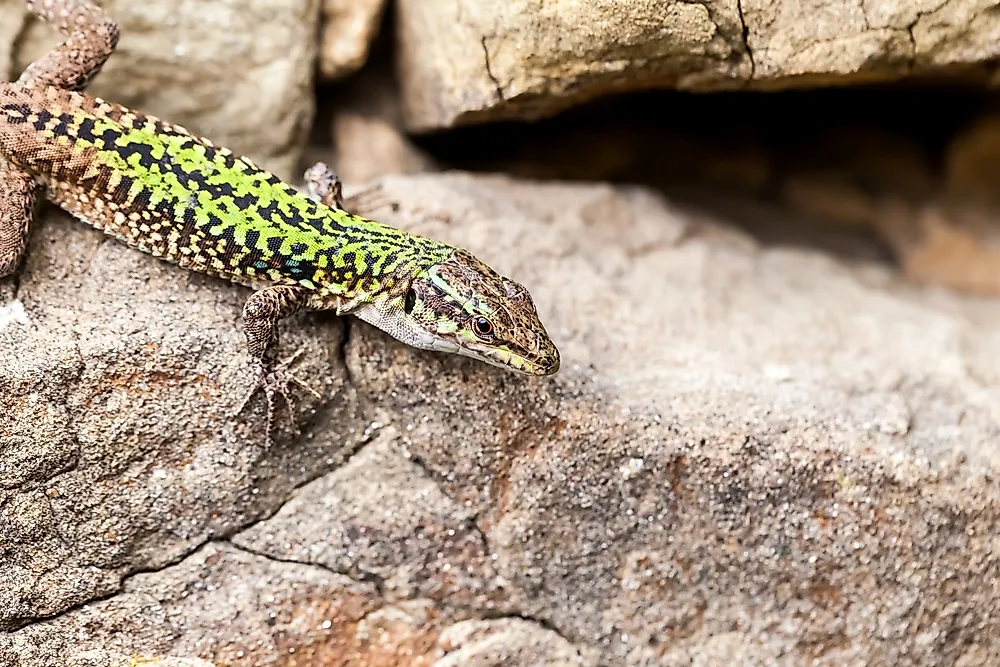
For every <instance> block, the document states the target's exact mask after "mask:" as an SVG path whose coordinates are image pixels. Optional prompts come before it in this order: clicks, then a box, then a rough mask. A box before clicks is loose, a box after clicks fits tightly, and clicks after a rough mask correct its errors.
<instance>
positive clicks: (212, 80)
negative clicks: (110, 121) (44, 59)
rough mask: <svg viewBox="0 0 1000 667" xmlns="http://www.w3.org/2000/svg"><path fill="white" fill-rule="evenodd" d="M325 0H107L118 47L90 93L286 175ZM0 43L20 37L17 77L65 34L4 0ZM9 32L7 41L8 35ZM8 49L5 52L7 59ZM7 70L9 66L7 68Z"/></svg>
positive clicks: (299, 136)
mask: <svg viewBox="0 0 1000 667" xmlns="http://www.w3.org/2000/svg"><path fill="white" fill-rule="evenodd" d="M319 2H320V0H241V1H240V2H209V3H203V2H181V3H177V2H175V1H172V0H148V1H146V2H130V1H128V0H105V1H104V2H99V3H98V4H100V5H101V6H102V7H105V8H106V9H107V10H108V11H109V12H110V13H111V15H112V16H113V17H114V18H115V19H116V20H117V21H118V22H119V24H120V26H121V31H122V36H121V41H120V43H119V46H118V50H117V51H116V53H115V54H114V55H113V56H112V57H111V59H110V60H109V61H108V63H107V64H106V65H105V66H104V69H103V70H102V72H101V75H100V76H99V77H97V78H96V79H95V80H94V82H93V83H92V84H91V85H90V86H89V87H88V92H90V93H93V94H95V95H100V96H103V97H106V98H107V99H109V100H111V101H113V102H118V103H121V104H125V105H126V106H130V107H133V108H135V109H137V110H139V111H142V112H145V113H151V114H154V115H157V116H160V117H162V118H163V119H164V120H167V121H170V122H173V123H177V124H179V125H183V126H185V127H187V128H188V129H189V130H191V131H192V132H196V133H198V134H203V135H205V136H207V137H209V138H210V139H212V140H213V141H215V142H216V143H219V144H222V145H225V146H229V147H230V148H232V149H233V150H235V151H237V152H239V153H242V154H245V155H247V156H249V157H251V158H253V159H254V160H256V161H258V162H259V164H260V165H261V166H264V167H266V168H269V169H272V170H274V171H276V172H278V173H279V174H281V175H282V176H284V177H291V176H292V175H293V174H294V172H295V171H296V170H297V161H298V158H299V154H300V152H301V150H302V146H303V144H304V142H305V139H306V136H307V134H308V130H309V126H310V124H311V122H312V118H313V106H314V102H313V80H314V72H315V67H316V54H317V42H318V34H317V33H318V21H319ZM8 13H9V14H10V15H11V19H12V20H11V22H10V23H7V22H6V21H2V22H0V25H2V26H4V27H3V28H0V44H3V43H7V41H8V40H10V41H11V42H12V41H14V40H16V42H17V45H18V49H17V52H16V53H15V54H14V58H13V60H14V65H15V67H14V71H12V72H10V74H11V75H12V76H14V77H16V76H17V75H18V74H19V73H20V71H21V70H22V69H23V68H24V67H25V66H26V65H27V64H28V63H30V62H31V61H32V60H34V59H35V58H37V57H38V56H40V55H41V54H43V53H45V52H46V51H47V50H48V49H49V48H51V47H52V46H53V45H55V44H56V43H57V42H58V41H60V40H61V39H62V37H61V36H60V35H59V34H58V33H56V32H55V31H54V30H53V29H52V27H51V26H49V25H48V24H45V23H42V22H37V21H33V22H31V23H30V24H28V27H27V28H26V29H25V30H18V31H17V32H12V33H10V34H9V33H8V30H7V29H6V28H7V26H12V27H13V26H17V25H19V24H20V22H19V21H17V20H13V19H14V17H18V18H19V19H21V20H23V16H24V1H23V0H0V18H3V17H4V16H6V15H7V14H8ZM5 38H6V39H5ZM3 62H4V61H3V57H2V51H0V64H2V63H3ZM7 69H9V68H7Z"/></svg>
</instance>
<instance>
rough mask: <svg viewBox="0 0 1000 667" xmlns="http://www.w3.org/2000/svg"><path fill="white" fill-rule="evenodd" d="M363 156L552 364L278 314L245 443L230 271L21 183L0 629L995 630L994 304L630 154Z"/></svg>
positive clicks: (793, 634) (880, 652)
mask: <svg viewBox="0 0 1000 667" xmlns="http://www.w3.org/2000/svg"><path fill="white" fill-rule="evenodd" d="M383 187H384V189H385V191H386V193H387V194H388V195H389V196H391V197H392V199H393V200H395V201H398V202H400V203H401V204H402V209H401V210H400V211H399V212H398V213H396V214H391V213H388V212H387V213H386V216H387V217H386V219H387V221H389V222H390V223H397V224H400V225H403V226H405V227H407V228H409V229H412V230H414V231H418V232H420V233H424V234H428V235H431V236H436V237H441V238H444V239H446V240H449V241H452V242H455V243H458V244H461V245H464V246H466V247H468V248H470V249H472V250H473V251H474V252H476V253H477V254H479V255H480V256H481V257H482V258H483V259H484V260H486V261H488V262H490V263H492V264H493V265H494V266H495V267H496V268H497V269H498V270H500V271H501V272H502V273H504V274H506V275H509V276H511V277H512V278H515V279H517V280H519V281H521V282H523V283H524V284H525V285H527V286H528V288H529V289H530V290H531V293H532V295H533V296H534V298H535V301H536V304H537V306H538V309H539V312H540V313H541V316H542V319H543V321H545V323H546V324H547V326H548V327H549V331H550V332H551V333H552V334H553V336H554V337H555V340H556V342H557V344H558V345H559V347H560V351H561V353H562V359H563V366H562V370H561V371H560V372H559V374H558V375H556V376H554V377H552V378H528V377H522V376H517V375H514V374H511V373H509V372H507V371H505V370H503V369H498V368H493V367H490V366H486V365H484V364H481V363H479V362H476V361H474V360H471V359H464V358H460V357H456V356H448V355H439V354H434V353H427V352H421V351H417V350H413V349H411V348H408V347H405V346H403V345H400V344H396V343H395V342H393V341H391V340H390V339H389V338H388V337H387V336H385V335H382V334H381V333H379V332H377V331H376V330H374V329H372V328H371V327H369V326H367V325H364V324H361V323H358V322H355V321H353V320H348V323H347V328H346V334H344V335H343V336H342V328H341V326H342V325H340V324H338V323H337V321H336V319H335V318H327V317H324V316H321V315H319V316H317V315H313V316H303V317H301V318H300V319H299V320H298V321H297V322H295V323H292V324H291V325H290V326H286V327H285V328H284V329H283V331H284V332H285V338H284V339H283V348H285V347H286V346H287V348H286V349H295V348H296V347H298V346H299V345H307V346H309V351H308V353H307V354H306V355H305V357H304V358H303V361H302V362H301V363H302V366H303V367H302V369H301V371H300V375H301V376H302V377H303V379H305V380H306V381H307V382H309V383H311V384H314V385H319V386H321V387H324V399H323V401H320V402H317V403H310V402H309V399H305V400H304V401H303V403H304V404H303V405H302V406H300V408H299V419H300V420H302V421H304V422H305V427H304V430H306V431H307V432H308V433H311V434H312V437H309V436H308V435H307V436H304V437H302V438H300V439H294V438H293V436H291V435H290V434H289V433H284V434H283V435H281V436H280V437H279V438H278V439H277V440H276V443H275V445H273V446H272V448H271V449H269V450H263V449H262V448H261V447H260V440H259V433H254V430H253V429H254V425H255V424H259V423H260V420H261V419H262V415H261V413H260V411H259V408H258V410H257V412H255V413H253V414H252V415H251V416H250V417H249V424H248V423H247V420H248V418H247V417H243V418H231V417H229V416H228V415H226V413H225V411H226V410H227V409H229V408H231V406H232V405H233V403H234V402H235V401H236V400H237V398H236V397H237V396H238V395H239V394H240V388H241V387H242V386H243V385H244V383H245V379H246V378H245V370H244V369H243V362H244V357H243V349H242V347H241V341H240V340H239V338H240V336H241V333H240V329H239V326H238V324H237V322H238V317H237V316H238V312H239V307H240V302H241V298H242V296H243V295H244V294H245V292H243V291H241V290H237V289H235V288H232V287H229V286H226V285H224V284H223V283H221V282H218V281H211V280H206V279H200V278H197V277H192V276H188V275H186V274H185V273H183V272H182V271H180V270H177V269H174V268H172V267H167V266H165V265H162V264H159V263H157V262H155V261H154V260H151V259H149V258H147V257H144V256H141V255H139V254H138V253H135V252H131V251H127V250H125V249H122V248H120V247H119V246H118V245H117V244H115V243H114V242H110V241H108V242H101V237H100V236H98V235H96V234H93V233H92V232H90V231H88V230H86V229H85V228H84V227H82V226H81V225H70V224H69V223H68V222H66V221H64V220H63V219H62V218H61V217H60V216H51V215H50V216H48V217H47V219H46V220H45V221H44V222H43V223H42V224H41V225H39V228H38V229H37V230H36V235H35V238H34V240H33V243H32V248H31V251H30V252H31V254H30V255H29V265H28V269H27V272H26V273H25V275H24V277H23V278H22V280H21V281H20V283H19V286H18V290H17V298H18V300H19V301H20V302H22V303H23V305H24V311H25V313H26V316H27V317H28V318H29V322H30V323H29V324H28V325H24V324H10V325H8V326H7V328H6V329H4V330H3V331H0V419H5V420H6V421H3V422H0V434H6V433H14V434H15V437H14V438H11V437H9V436H6V440H0V457H2V458H0V461H2V463H0V471H2V472H0V474H2V475H3V477H0V489H2V492H3V493H4V494H6V495H5V496H3V497H2V498H0V544H2V545H4V550H3V551H0V594H3V595H6V596H7V597H6V598H5V599H3V600H0V610H8V609H11V608H12V606H11V605H14V607H13V608H14V609H15V611H14V612H13V613H10V612H8V616H7V617H6V618H5V619H4V620H5V621H6V624H7V627H8V632H7V634H6V635H0V656H5V655H8V656H9V655H12V654H13V655H18V656H19V657H23V658H25V659H24V661H23V662H24V664H25V665H28V666H29V667H30V666H32V665H36V664H47V663H46V662H45V660H47V659H48V660H51V659H50V658H49V657H48V656H56V655H58V656H63V655H64V654H65V653H64V652H63V651H68V650H69V648H68V647H72V650H73V651H98V650H107V651H114V652H117V653H123V654H131V652H132V651H141V652H143V653H144V654H149V655H156V656H171V657H178V658H187V659H193V658H200V659H203V660H208V661H210V662H219V663H222V664H235V665H238V664H246V665H251V664H253V665H268V664H279V660H280V661H281V662H280V664H295V663H294V662H293V661H295V660H301V661H302V662H301V663H299V664H323V663H324V662H334V661H336V660H340V661H344V662H348V661H352V664H359V665H364V664H392V661H394V660H398V661H399V662H403V658H402V657H401V656H406V660H411V661H412V660H414V659H415V658H414V656H420V657H422V658H424V659H425V662H427V663H429V664H435V661H438V662H437V664H439V665H449V664H458V663H462V664H485V665H492V664H498V663H501V661H503V660H508V661H509V662H508V663H504V664H538V663H543V664H544V663H545V662H546V661H551V662H552V663H553V664H567V665H577V664H586V665H592V664H608V665H649V664H657V665H687V664H691V661H692V660H694V659H697V660H699V661H700V664H705V665H730V664H733V663H734V661H736V660H737V659H742V660H747V661H750V662H753V663H754V664H764V663H774V664H786V663H787V664H803V663H806V662H810V663H811V664H815V665H821V666H822V665H843V664H887V663H891V662H895V663H901V664H914V665H952V664H964V665H973V664H992V663H993V662H996V660H997V659H1000V645H998V644H997V643H996V642H994V641H993V640H990V639H989V638H990V637H996V636H998V635H1000V627H998V621H996V620H994V619H998V618H1000V595H998V594H997V592H996V590H995V587H994V585H993V582H994V581H995V579H996V577H997V576H1000V556H997V553H998V549H997V545H996V544H995V542H996V539H995V537H994V536H995V534H996V530H995V526H996V524H997V521H998V518H1000V517H998V515H1000V498H998V495H1000V492H998V491H997V489H996V485H995V483H994V482H993V480H994V478H995V475H996V474H997V467H998V466H997V461H998V457H997V445H996V433H997V431H998V429H1000V413H998V412H997V410H996V407H995V406H996V404H997V399H998V397H1000V395H998V389H997V388H998V387H1000V362H998V361H997V357H996V354H995V350H996V346H997V344H1000V339H998V337H997V334H996V332H997V331H1000V327H998V325H1000V304H998V303H996V302H995V301H988V300H983V299H972V298H963V297H961V296H957V295H954V294H948V293H942V292H939V291H921V290H917V289H914V288H912V287H904V286H902V285H900V284H898V281H897V280H896V279H895V277H894V276H893V274H892V273H891V272H890V271H889V270H888V269H887V268H885V267H883V266H880V265H878V264H875V263H872V262H861V263H856V264H857V265H847V264H843V263H841V262H838V261H836V260H834V259H832V258H830V257H827V256H824V255H822V254H820V253H816V252H807V251H803V250H798V249H791V248H779V247H768V246H764V245H761V244H759V243H757V242H755V241H753V240H752V239H750V238H749V237H747V236H746V235H744V234H741V233H739V232H736V231H734V230H733V229H732V228H730V227H728V226H726V225H725V224H724V222H723V221H713V220H710V219H707V218H706V216H704V215H700V216H699V217H697V218H696V217H694V216H692V215H690V214H689V213H687V212H685V211H684V210H682V209H679V208H677V207H675V206H674V205H672V204H670V203H669V202H665V201H664V200H663V199H662V198H660V197H657V196H653V195H652V194H650V193H649V192H647V191H645V190H642V189H636V188H624V187H623V188H613V187H610V186H607V185H593V184H580V185H565V184H552V185H537V184H532V183H529V182H523V181H514V180H510V179H507V178H503V177H473V176H469V175H462V174H448V175H442V174H428V175H422V176H395V177H391V178H387V179H385V181H384V183H383ZM414 211H421V213H419V214H416V213H414ZM88 266H89V267H90V271H91V272H92V273H93V274H94V275H84V270H85V268H86V267H88ZM179 295H183V301H181V300H180V299H179ZM8 307H9V306H8ZM342 343H343V344H342ZM341 350H343V356H341V354H340V351H341ZM327 359H329V360H330V361H326V360H327ZM341 359H343V361H341ZM326 364H330V365H331V366H332V369H330V368H327V367H326ZM330 375H332V378H331V382H330V384H329V385H324V384H323V378H324V377H326V376H330ZM311 410H316V411H317V412H316V414H315V415H314V416H309V415H310V411H311ZM366 429H367V432H366ZM254 436H258V439H255V438H254ZM310 480H314V481H310ZM299 487H302V488H300V489H299ZM254 489H257V491H258V492H257V493H254ZM295 489H299V490H298V491H295ZM53 490H55V491H56V492H57V493H53ZM112 531H113V532H112ZM452 531H454V533H452ZM206 542H208V543H207V544H206ZM236 545H239V546H236ZM171 563H178V564H176V565H171ZM446 565H447V566H448V567H447V568H445V566H446ZM141 570H151V571H149V572H142V573H140V571H141ZM18 581H27V582H29V584H28V586H27V587H22V588H12V586H13V585H14V584H16V582H18ZM99 596H105V597H106V599H103V600H99V601H98V600H95V598H97V597H99ZM271 596H274V599H273V600H271ZM86 601H89V603H88V604H87V605H86V606H78V605H81V604H82V603H83V602H86ZM74 605H77V608H75V609H71V607H73V606H74ZM270 612H273V613H274V616H273V617H271V616H270V615H269V613H270ZM45 617H54V618H51V619H49V620H44V618H45ZM272 619H273V625H271V624H269V623H271V622H272ZM326 620H329V621H330V626H329V627H324V624H325V621H326ZM335 621H339V622H335ZM81 628H85V629H86V637H85V638H84V639H82V640H81V639H80V638H79V637H80V632H81ZM258 642H259V643H258ZM292 648H295V654H294V655H295V656H297V657H294V658H293V657H291V656H292V655H293V654H291V652H290V649H292ZM240 650H242V651H244V653H243V655H242V656H240V655H238V654H237V652H238V651H240ZM3 651H6V654H5V653H3ZM29 658H30V660H33V661H34V662H31V661H29ZM449 660H450V661H451V662H449ZM466 661H467V662H466ZM0 662H2V660H0Z"/></svg>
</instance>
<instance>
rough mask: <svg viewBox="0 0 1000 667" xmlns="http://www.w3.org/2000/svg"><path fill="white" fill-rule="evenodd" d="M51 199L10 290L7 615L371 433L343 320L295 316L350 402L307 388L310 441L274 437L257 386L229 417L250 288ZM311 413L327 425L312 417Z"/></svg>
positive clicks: (1, 366) (1, 622) (107, 582)
mask: <svg viewBox="0 0 1000 667" xmlns="http://www.w3.org/2000/svg"><path fill="white" fill-rule="evenodd" d="M45 211H46V212H47V213H46V215H44V216H43V221H42V222H41V224H38V225H37V226H36V227H35V229H34V231H33V235H32V242H31V245H30V246H29V250H28V259H27V263H26V265H25V268H24V271H23V272H22V274H21V277H20V281H19V283H18V285H17V292H16V298H15V300H14V301H13V302H10V303H6V304H3V305H2V307H3V308H5V309H6V311H7V312H9V313H12V315H11V316H10V317H9V318H8V321H7V322H6V326H5V327H4V328H3V330H2V331H0V629H2V628H4V627H5V626H6V627H9V626H12V625H13V626H16V625H19V624H21V623H22V622H24V621H26V620H30V619H34V618H41V617H46V616H51V615H53V614H57V613H60V612H62V611H64V610H65V609H67V608H69V607H71V606H73V605H76V604H79V603H82V602H85V601H87V600H90V599H93V598H94V597H100V596H104V595H107V594H108V593H111V592H113V591H115V590H117V588H118V586H119V584H120V582H121V580H122V577H124V576H125V575H127V574H128V573H130V572H134V571H138V570H148V569H154V568H158V567H162V566H163V565H165V564H166V563H168V562H171V561H176V560H178V559H179V558H181V557H183V556H184V555H185V554H188V553H190V552H191V551H192V549H194V548H196V547H197V546H198V545H199V544H202V543H204V542H205V541H206V540H208V539H211V538H212V537H213V536H215V535H219V534H226V533H231V532H233V531H234V530H235V529H236V528H237V527H240V526H242V525H244V524H246V523H248V522H250V521H253V520H256V519H259V518H261V517H263V516H264V515H266V514H268V513H270V512H272V511H274V509H276V508H277V506H278V505H280V504H281V503H282V502H284V500H285V499H286V497H287V494H288V493H289V492H290V490H291V489H293V488H294V487H295V486H298V485H299V484H302V483H303V482H304V481H306V480H307V479H309V478H311V477H312V476H315V475H316V474H319V473H320V471H322V470H324V469H326V470H331V469H333V468H335V467H336V466H337V465H339V461H340V460H342V459H343V457H344V456H346V455H348V454H349V453H350V452H351V451H353V449H354V448H355V447H357V446H358V445H359V443H361V442H363V441H364V439H366V438H369V437H370V434H365V433H364V424H363V423H362V421H361V420H359V419H358V417H357V415H352V414H351V413H352V410H353V408H352V407H351V403H352V400H353V399H352V398H351V394H352V393H353V392H352V390H347V391H346V393H345V392H344V391H341V390H342V389H343V387H344V383H345V376H344V365H343V361H342V357H341V351H340V348H341V346H342V344H343V330H342V328H341V327H340V325H339V324H338V323H337V321H336V320H335V319H334V321H333V322H331V323H330V324H328V325H326V326H320V325H319V322H320V321H321V320H322V319H325V318H323V317H321V318H320V319H315V318H312V317H305V318H301V319H298V320H293V321H292V322H291V323H290V326H289V328H288V329H287V330H286V331H285V332H284V334H283V335H284V340H285V344H286V345H288V346H289V348H288V349H289V351H294V350H295V349H297V348H299V347H302V348H303V349H304V350H305V352H306V354H305V355H304V357H307V358H308V359H306V358H304V359H303V363H304V364H305V365H304V366H303V369H306V368H309V367H311V368H313V371H311V372H309V375H311V376H312V377H313V378H314V380H315V381H314V383H313V386H314V387H315V388H316V389H318V390H322V391H324V392H327V393H333V394H336V395H338V396H339V397H340V398H341V399H346V402H344V401H340V400H338V403H337V407H333V408H332V411H330V410H328V407H324V406H322V405H316V401H315V399H312V398H311V397H309V396H308V394H304V395H303V396H302V397H301V398H300V399H299V401H298V409H297V411H296V415H297V418H298V419H299V420H300V421H302V422H303V428H304V430H306V432H307V435H306V436H305V437H304V439H303V440H302V442H303V444H304V446H296V447H294V448H292V449H289V448H287V447H282V446H275V448H273V449H271V450H269V451H266V452H265V450H264V449H263V447H262V446H263V444H264V440H263V433H262V429H263V422H261V417H262V415H263V398H262V397H261V396H258V397H257V398H256V400H255V401H254V403H252V404H251V406H250V407H249V408H248V410H249V412H248V413H244V415H243V416H242V417H241V418H239V419H232V418H230V417H229V416H228V414H229V413H230V412H231V411H232V410H233V409H234V408H236V407H237V406H238V404H239V401H240V399H241V398H242V395H243V392H244V391H245V387H246V382H247V380H248V378H249V375H248V373H249V369H248V368H247V366H246V363H247V361H246V356H245V345H246V343H245V339H244V336H243V332H242V330H241V326H240V324H239V322H240V312H241V309H242V304H243V301H244V300H245V298H246V296H248V295H249V293H250V292H249V290H238V289H235V288H233V287H232V286H230V285H229V284H228V283H223V282H218V281H215V280H212V279H203V278H200V277H198V276H193V275H187V274H186V273H185V272H183V271H179V270H177V269H175V268H174V267H172V266H170V265H167V264H165V263H162V262H159V261H155V260H151V258H148V257H146V256H143V255H141V254H140V253H138V252H135V251H129V250H128V249H126V248H124V247H123V246H121V245H119V244H118V243H117V242H114V241H111V240H109V239H107V237H105V236H104V235H103V234H101V233H99V232H96V231H94V230H91V229H89V228H87V227H85V226H84V225H82V224H80V223H78V222H76V221H72V220H70V219H69V218H68V217H66V216H64V215H62V214H56V213H53V212H52V210H51V209H49V208H46V209H45ZM139 293H142V294H143V295H144V296H143V297H142V298H141V299H136V298H134V297H135V295H137V294H139ZM314 411H315V412H314ZM278 414H279V420H281V421H279V426H284V425H285V424H287V420H288V413H287V411H283V410H282V411H279V413H278ZM311 419H318V420H324V419H330V420H331V424H330V427H329V428H327V427H324V428H322V429H321V430H320V431H319V432H315V431H313V429H312V426H310V424H309V422H310V421H311Z"/></svg>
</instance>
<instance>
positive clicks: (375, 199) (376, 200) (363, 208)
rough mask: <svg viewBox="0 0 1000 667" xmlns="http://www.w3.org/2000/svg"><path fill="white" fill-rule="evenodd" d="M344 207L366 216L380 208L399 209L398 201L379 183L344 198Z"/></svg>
mask: <svg viewBox="0 0 1000 667" xmlns="http://www.w3.org/2000/svg"><path fill="white" fill-rule="evenodd" d="M343 201H344V209H346V210H347V211H349V212H350V213H353V214H354V215H361V216H367V215H370V214H371V213H374V212H375V211H377V210H379V209H380V208H389V209H391V210H392V211H393V212H394V213H395V212H396V211H398V210H399V202H397V201H393V200H392V199H390V198H389V195H387V194H386V193H385V191H384V190H383V189H382V186H381V185H380V184H377V183H376V184H375V185H372V186H370V187H367V188H365V189H364V190H361V191H359V192H355V193H354V194H353V195H351V196H350V197H345V198H344V200H343Z"/></svg>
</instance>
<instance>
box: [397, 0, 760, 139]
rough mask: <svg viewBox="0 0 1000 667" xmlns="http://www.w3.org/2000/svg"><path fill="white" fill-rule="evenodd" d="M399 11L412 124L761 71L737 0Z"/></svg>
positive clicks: (434, 6) (508, 114) (531, 113)
mask: <svg viewBox="0 0 1000 667" xmlns="http://www.w3.org/2000/svg"><path fill="white" fill-rule="evenodd" d="M396 16H397V23H396V31H397V34H396V41H397V49H398V55H397V57H398V61H399V71H400V84H401V86H402V89H403V100H404V104H405V109H406V120H407V126H408V127H409V128H410V129H412V130H418V131H423V130H431V129H437V128H443V127H451V126H453V125H459V124H463V123H468V122H473V121H477V120H479V121H481V120H485V119H500V118H525V119H532V118H539V117H542V116H548V115H552V114H554V113H555V112H557V111H559V110H560V109H564V108H566V107H568V106H570V105H572V104H575V103H577V102H580V101H582V100H585V99H587V98H591V97H595V96H597V95H600V94H606V93H609V92H612V91H623V90H634V89H641V88H649V87H653V86H670V87H679V88H685V89H690V88H702V87H711V86H716V87H718V86H728V87H734V86H739V85H742V84H743V82H744V81H745V80H746V79H749V78H750V76H751V68H752V63H751V60H750V58H749V56H748V54H747V52H746V48H745V45H744V42H743V37H742V31H743V27H742V24H741V22H740V15H739V9H738V6H737V4H736V3H735V2H732V3H723V4H719V5H711V6H710V5H704V4H689V3H674V4H670V5H666V6H664V5H663V4H662V3H660V2H656V1H655V0H642V1H641V2H632V3H628V5H621V4H619V3H573V4H572V6H571V7H563V6H561V5H545V6H543V5H540V4H537V3H530V2H526V1H525V0H518V1H516V2H503V3H485V2H466V1H462V0H450V1H448V2H433V3H429V2H419V1H414V0H401V1H400V2H399V3H397V12H396ZM429 35H433V38H431V39H429V38H428V36H429Z"/></svg>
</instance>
